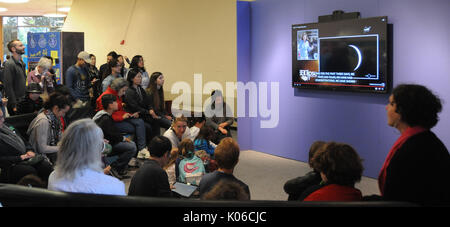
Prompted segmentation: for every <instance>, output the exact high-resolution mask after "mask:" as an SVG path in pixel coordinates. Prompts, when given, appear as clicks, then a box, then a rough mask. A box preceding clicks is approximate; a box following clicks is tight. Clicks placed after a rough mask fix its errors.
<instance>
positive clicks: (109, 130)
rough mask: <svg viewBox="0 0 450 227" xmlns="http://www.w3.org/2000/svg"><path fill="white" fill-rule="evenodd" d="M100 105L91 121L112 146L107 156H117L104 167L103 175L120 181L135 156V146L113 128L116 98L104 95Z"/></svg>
mask: <svg viewBox="0 0 450 227" xmlns="http://www.w3.org/2000/svg"><path fill="white" fill-rule="evenodd" d="M102 105H103V110H101V111H99V112H98V113H97V114H96V115H95V116H94V118H93V120H94V121H95V123H96V124H97V125H98V126H99V127H100V128H101V129H102V131H103V135H104V137H105V139H107V140H108V141H109V144H111V146H112V152H111V153H110V154H108V156H116V155H118V156H119V158H118V159H117V160H116V161H114V162H113V163H111V164H110V165H109V166H107V167H106V169H105V173H106V174H110V175H113V176H115V177H117V178H118V179H122V178H124V176H126V174H127V165H128V162H129V161H130V160H131V158H132V157H134V156H135V155H136V144H135V143H134V142H133V141H131V140H130V139H129V138H127V137H125V136H122V134H121V133H120V131H119V129H118V128H116V127H115V126H114V120H113V119H112V117H111V115H112V113H114V112H115V111H117V109H118V106H117V99H116V97H115V96H114V95H104V96H103V97H102Z"/></svg>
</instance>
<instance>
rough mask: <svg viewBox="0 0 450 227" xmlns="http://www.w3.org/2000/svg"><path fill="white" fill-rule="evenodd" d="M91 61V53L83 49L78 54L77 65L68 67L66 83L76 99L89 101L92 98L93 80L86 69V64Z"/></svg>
mask: <svg viewBox="0 0 450 227" xmlns="http://www.w3.org/2000/svg"><path fill="white" fill-rule="evenodd" d="M90 63H91V57H90V56H89V53H87V52H85V51H81V52H80V53H79V54H78V60H77V62H76V64H75V65H72V66H70V67H69V69H67V72H66V74H65V75H66V78H65V84H66V86H67V87H68V88H69V89H70V93H71V95H72V97H74V98H75V100H77V102H78V100H80V101H81V102H83V103H84V102H88V101H89V100H90V96H89V88H90V87H91V81H90V77H89V73H88V71H87V70H86V65H87V64H90Z"/></svg>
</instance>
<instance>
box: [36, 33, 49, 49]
mask: <svg viewBox="0 0 450 227" xmlns="http://www.w3.org/2000/svg"><path fill="white" fill-rule="evenodd" d="M38 44H39V47H40V48H45V46H47V40H46V39H45V37H44V35H41V38H39V42H38Z"/></svg>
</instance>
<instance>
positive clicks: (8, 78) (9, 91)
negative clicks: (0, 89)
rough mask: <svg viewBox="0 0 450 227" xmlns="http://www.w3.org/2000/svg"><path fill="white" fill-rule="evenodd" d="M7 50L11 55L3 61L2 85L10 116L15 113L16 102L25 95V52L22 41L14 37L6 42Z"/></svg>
mask: <svg viewBox="0 0 450 227" xmlns="http://www.w3.org/2000/svg"><path fill="white" fill-rule="evenodd" d="M8 50H9V51H10V52H11V54H12V57H11V58H10V59H9V60H8V61H7V62H6V63H5V69H4V78H3V80H4V81H3V82H4V86H5V94H6V98H8V105H7V108H8V113H9V115H10V116H13V115H16V111H17V106H16V105H17V103H19V101H20V100H21V99H22V98H23V97H24V96H25V89H26V87H25V80H26V78H27V75H26V73H25V63H24V62H23V61H22V55H23V54H25V46H24V45H23V43H22V42H21V41H20V40H18V39H15V40H13V41H11V42H9V43H8Z"/></svg>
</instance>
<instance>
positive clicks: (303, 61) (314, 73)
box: [292, 17, 390, 93]
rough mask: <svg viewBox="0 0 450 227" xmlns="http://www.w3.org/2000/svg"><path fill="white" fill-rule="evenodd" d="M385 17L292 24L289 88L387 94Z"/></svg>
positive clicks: (386, 19)
mask: <svg viewBox="0 0 450 227" xmlns="http://www.w3.org/2000/svg"><path fill="white" fill-rule="evenodd" d="M387 22H388V18H387V17H373V18H365V19H348V20H339V21H334V22H327V23H310V24H297V25H292V86H293V87H296V88H302V89H303V88H304V89H326V90H337V91H355V92H373V93H387V92H388V88H389V84H390V81H389V80H390V79H389V76H388V67H387V66H388V53H387V38H388V37H387V31H388V24H387Z"/></svg>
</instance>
